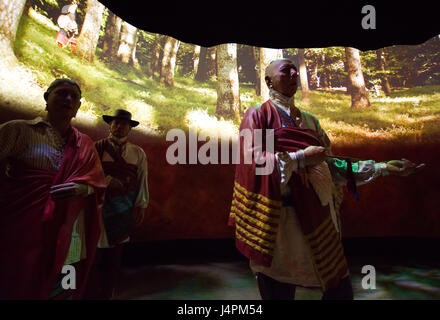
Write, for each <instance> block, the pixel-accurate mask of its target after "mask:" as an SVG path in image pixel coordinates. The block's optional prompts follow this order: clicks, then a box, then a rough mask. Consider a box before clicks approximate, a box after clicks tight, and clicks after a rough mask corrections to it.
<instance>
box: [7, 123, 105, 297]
mask: <svg viewBox="0 0 440 320" xmlns="http://www.w3.org/2000/svg"><path fill="white" fill-rule="evenodd" d="M67 182H76V183H83V184H88V185H91V186H92V187H93V188H94V193H93V194H92V195H89V196H87V197H74V198H70V199H68V200H55V201H53V200H52V199H51V198H50V194H49V192H50V187H51V186H52V185H57V184H62V183H67ZM105 186H106V184H105V177H104V173H103V170H102V167H101V164H100V161H99V158H98V155H97V152H96V150H95V148H94V146H93V142H92V140H91V139H90V138H89V137H88V136H86V135H84V134H82V133H80V132H79V131H78V130H77V129H75V128H72V130H71V132H70V135H69V137H68V140H67V143H66V146H65V148H64V153H63V158H62V161H61V165H60V168H59V170H58V171H55V170H44V169H37V168H32V167H30V166H27V165H25V164H23V163H19V162H16V163H13V171H12V172H11V173H10V175H9V176H8V177H6V178H5V179H4V181H1V185H0V197H1V198H0V207H1V208H2V213H1V215H0V299H48V298H49V295H50V293H51V291H52V289H53V285H54V282H55V280H56V278H57V276H58V275H59V274H60V273H61V269H62V267H63V265H64V262H65V259H66V257H67V254H68V250H69V246H70V240H71V236H72V228H73V224H74V222H75V220H76V219H77V217H78V215H79V213H80V211H81V210H84V217H85V228H86V250H87V259H84V260H81V261H80V262H79V263H76V264H75V265H76V266H77V268H76V290H74V292H73V298H74V299H78V298H80V296H81V294H82V292H83V289H84V285H85V282H86V279H87V275H88V271H89V269H90V266H91V262H92V261H93V257H94V253H95V250H96V246H97V243H98V240H99V235H100V226H99V215H100V214H101V211H100V205H101V204H102V203H103V200H104V191H105Z"/></svg>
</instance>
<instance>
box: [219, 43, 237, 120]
mask: <svg viewBox="0 0 440 320" xmlns="http://www.w3.org/2000/svg"><path fill="white" fill-rule="evenodd" d="M217 71H218V74H217V78H218V79H217V109H216V113H217V115H219V116H223V117H225V118H235V119H236V120H237V121H240V112H241V109H240V88H239V82H238V70H237V45H236V44H221V45H218V46H217Z"/></svg>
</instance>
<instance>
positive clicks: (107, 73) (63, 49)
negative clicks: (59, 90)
mask: <svg viewBox="0 0 440 320" xmlns="http://www.w3.org/2000/svg"><path fill="white" fill-rule="evenodd" d="M0 10H1V11H0V20H1V21H0V23H1V27H0V35H1V36H0V55H1V57H2V59H1V62H0V63H1V65H2V66H1V70H2V71H1V72H0V82H1V89H0V105H1V106H2V107H4V106H9V107H12V108H15V109H21V110H29V111H30V112H34V113H37V112H44V100H43V98H42V97H43V92H44V91H45V89H46V88H47V86H48V85H49V83H50V82H52V81H53V80H54V79H55V78H58V77H67V78H72V79H74V80H76V81H77V82H78V83H79V84H80V85H81V88H82V90H83V98H82V106H81V109H80V112H79V113H78V116H77V119H76V121H80V122H82V123H85V124H87V125H90V126H93V125H94V124H96V123H98V122H102V120H101V116H102V115H103V114H110V113H113V111H114V110H115V109H118V108H125V109H127V110H129V111H131V112H132V113H133V117H134V118H135V119H137V120H138V121H140V123H141V125H140V126H139V129H136V130H141V131H143V132H145V133H146V134H149V135H158V136H164V135H166V133H167V132H168V131H169V130H170V129H173V128H181V129H184V130H188V128H189V127H190V126H197V128H198V130H199V131H204V133H205V134H207V135H209V136H224V135H226V136H229V137H230V136H232V137H235V136H237V134H238V127H239V124H240V121H241V118H242V116H243V114H244V112H245V111H246V110H247V109H248V108H250V107H252V106H254V105H257V104H259V103H262V102H263V101H265V100H266V99H267V98H268V89H267V87H266V84H265V82H264V75H263V76H262V74H261V72H263V73H264V69H265V67H266V66H267V64H268V63H269V62H270V61H271V60H273V59H275V58H280V57H284V58H290V59H292V60H293V61H294V63H295V64H296V65H297V67H298V70H299V74H300V88H299V89H298V92H297V94H296V98H295V101H296V105H297V106H298V107H299V108H301V109H303V110H306V111H308V112H311V113H312V114H314V115H316V116H317V117H318V119H320V122H321V125H322V127H323V128H324V129H325V130H326V131H327V133H328V135H329V136H330V138H331V139H332V141H333V142H334V143H339V144H342V145H344V144H349V143H358V144H362V143H364V142H366V141H371V140H380V141H384V142H387V141H399V142H402V143H420V142H424V141H427V142H428V141H429V142H432V141H438V140H440V126H439V123H440V37H439V36H436V37H434V38H432V39H430V40H428V41H426V42H425V43H422V44H420V45H414V46H402V45H400V46H390V47H385V48H381V49H378V50H374V51H359V50H357V49H355V48H350V47H327V48H304V49H301V48H299V49H298V48H291V49H269V48H260V47H252V46H248V45H242V44H234V43H230V44H221V45H218V46H214V47H209V48H206V47H200V46H197V45H194V44H189V43H184V42H180V41H179V40H178V39H174V38H172V37H169V36H166V35H162V34H155V33H150V32H147V31H145V30H140V29H138V28H136V27H135V26H132V25H130V24H128V23H127V22H125V21H123V20H122V19H121V18H120V17H118V16H116V15H115V14H113V13H112V12H111V11H109V10H108V9H107V8H106V7H104V6H103V5H102V4H101V3H99V2H98V1H96V0H88V1H85V0H84V1H76V2H72V1H63V0H60V1H54V0H28V1H25V0H12V1H6V0H0ZM61 15H63V16H69V15H70V16H69V17H70V19H72V21H74V22H75V24H76V30H75V28H74V27H72V26H70V27H69V26H68V22H67V23H64V29H65V30H67V31H66V32H65V34H64V35H60V34H59V32H60V26H61V25H63V22H62V21H61V20H62V19H61V20H60V16H61ZM66 19H67V18H66ZM69 28H71V30H70V31H69V30H68V29H69ZM63 36H65V39H63V38H62V37H63Z"/></svg>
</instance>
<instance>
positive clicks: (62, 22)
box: [56, 3, 78, 52]
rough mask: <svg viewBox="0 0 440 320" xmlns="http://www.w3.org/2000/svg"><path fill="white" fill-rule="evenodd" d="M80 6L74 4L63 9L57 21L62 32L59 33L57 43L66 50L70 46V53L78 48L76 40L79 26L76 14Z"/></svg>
mask: <svg viewBox="0 0 440 320" xmlns="http://www.w3.org/2000/svg"><path fill="white" fill-rule="evenodd" d="M77 7H78V5H77V4H76V3H72V4H71V5H67V6H64V7H63V8H62V9H61V14H60V16H59V17H58V19H57V23H58V26H59V27H60V30H59V31H58V33H57V38H56V43H57V45H58V46H59V47H60V48H65V47H67V46H68V45H69V44H70V51H72V52H73V50H75V48H76V44H77V41H76V38H75V36H76V35H77V34H78V25H77V23H76V20H75V12H76V9H77Z"/></svg>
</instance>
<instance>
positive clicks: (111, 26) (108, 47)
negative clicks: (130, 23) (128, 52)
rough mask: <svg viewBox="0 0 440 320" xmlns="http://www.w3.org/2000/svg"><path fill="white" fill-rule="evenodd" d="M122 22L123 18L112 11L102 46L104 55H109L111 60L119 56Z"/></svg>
mask: <svg viewBox="0 0 440 320" xmlns="http://www.w3.org/2000/svg"><path fill="white" fill-rule="evenodd" d="M121 23H122V19H121V18H119V17H118V16H117V15H115V14H114V13H113V12H111V11H110V12H109V15H108V18H107V24H106V26H105V39H104V43H103V48H102V55H103V56H104V57H107V58H108V59H109V61H115V60H116V58H117V54H118V48H119V35H120V33H121Z"/></svg>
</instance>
